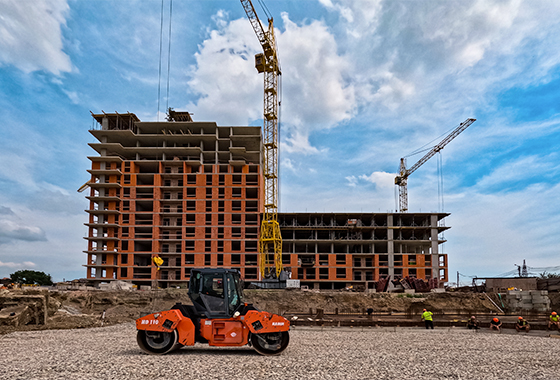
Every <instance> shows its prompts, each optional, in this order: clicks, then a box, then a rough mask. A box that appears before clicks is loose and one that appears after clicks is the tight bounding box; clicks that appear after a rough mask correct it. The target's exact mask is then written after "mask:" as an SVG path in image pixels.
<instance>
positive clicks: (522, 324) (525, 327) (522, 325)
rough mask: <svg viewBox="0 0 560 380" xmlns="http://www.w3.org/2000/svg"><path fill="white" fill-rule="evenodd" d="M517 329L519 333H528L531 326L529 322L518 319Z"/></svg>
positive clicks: (521, 318)
mask: <svg viewBox="0 0 560 380" xmlns="http://www.w3.org/2000/svg"><path fill="white" fill-rule="evenodd" d="M515 329H516V330H517V332H520V331H525V332H526V333H528V332H529V330H530V329H531V326H529V322H527V321H526V320H525V318H523V317H519V318H517V323H516V324H515Z"/></svg>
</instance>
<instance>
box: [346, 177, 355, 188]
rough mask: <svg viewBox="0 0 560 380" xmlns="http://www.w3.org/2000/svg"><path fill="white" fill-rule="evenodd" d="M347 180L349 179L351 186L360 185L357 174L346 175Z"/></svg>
mask: <svg viewBox="0 0 560 380" xmlns="http://www.w3.org/2000/svg"><path fill="white" fill-rule="evenodd" d="M344 178H345V179H346V180H347V181H348V186H351V187H356V186H358V178H356V176H353V175H351V176H348V177H344Z"/></svg>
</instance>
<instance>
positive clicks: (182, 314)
mask: <svg viewBox="0 0 560 380" xmlns="http://www.w3.org/2000/svg"><path fill="white" fill-rule="evenodd" d="M188 295H189V298H190V300H191V302H192V305H186V304H182V303H177V304H175V305H174V306H173V307H172V308H171V309H170V310H165V311H160V312H157V313H152V314H149V315H146V316H144V317H141V318H138V319H137V320H136V329H137V341H138V345H139V346H140V348H141V349H142V350H143V351H145V352H146V353H148V354H152V355H164V354H167V353H169V352H172V351H174V350H177V349H180V348H181V347H183V346H194V345H195V343H201V344H208V345H209V346H223V347H240V346H245V345H249V346H251V347H253V348H254V349H255V350H256V351H257V352H258V353H259V354H261V355H278V354H280V353H281V352H282V351H284V350H285V349H286V347H287V346H288V343H289V341H290V336H289V330H290V321H288V320H287V319H286V318H284V317H282V316H280V315H277V314H272V313H268V312H266V311H261V310H259V309H257V308H256V307H255V306H253V305H251V304H248V303H245V302H244V299H243V282H242V280H241V276H240V274H239V272H238V271H236V270H231V269H222V268H217V269H208V268H203V269H192V270H191V275H190V280H189V291H188Z"/></svg>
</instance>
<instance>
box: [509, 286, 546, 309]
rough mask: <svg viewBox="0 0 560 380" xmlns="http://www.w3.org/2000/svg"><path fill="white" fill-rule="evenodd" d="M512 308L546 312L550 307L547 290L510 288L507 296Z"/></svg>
mask: <svg viewBox="0 0 560 380" xmlns="http://www.w3.org/2000/svg"><path fill="white" fill-rule="evenodd" d="M505 299H506V302H507V304H508V306H509V308H510V309H511V310H515V311H525V310H527V311H528V310H532V311H537V312H546V311H548V310H549V309H550V298H548V291H547V290H508V292H507V295H506V297H505Z"/></svg>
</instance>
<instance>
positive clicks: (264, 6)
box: [257, 0, 272, 20]
mask: <svg viewBox="0 0 560 380" xmlns="http://www.w3.org/2000/svg"><path fill="white" fill-rule="evenodd" d="M257 1H258V2H259V5H260V6H261V8H262V10H263V12H264V14H265V15H266V18H267V19H269V20H270V19H271V18H272V15H271V13H270V11H269V10H268V7H267V6H266V4H265V3H264V1H263V0H257Z"/></svg>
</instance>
